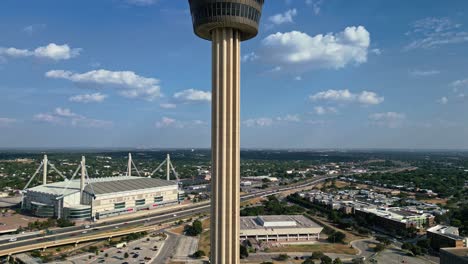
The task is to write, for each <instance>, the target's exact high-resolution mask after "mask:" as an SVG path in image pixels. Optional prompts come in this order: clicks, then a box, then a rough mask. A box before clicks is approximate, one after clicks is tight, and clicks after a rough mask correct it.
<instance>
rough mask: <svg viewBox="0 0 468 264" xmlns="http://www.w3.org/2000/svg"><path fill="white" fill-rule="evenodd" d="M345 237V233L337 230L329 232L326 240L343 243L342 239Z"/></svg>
mask: <svg viewBox="0 0 468 264" xmlns="http://www.w3.org/2000/svg"><path fill="white" fill-rule="evenodd" d="M345 238H346V235H345V234H344V233H343V232H340V231H337V232H333V233H332V234H330V235H329V236H328V238H327V240H328V242H331V243H343V240H344V239H345Z"/></svg>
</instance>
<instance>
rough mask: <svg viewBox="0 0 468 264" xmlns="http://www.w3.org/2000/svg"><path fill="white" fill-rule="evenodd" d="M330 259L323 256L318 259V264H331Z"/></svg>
mask: <svg viewBox="0 0 468 264" xmlns="http://www.w3.org/2000/svg"><path fill="white" fill-rule="evenodd" d="M332 262H333V261H332V259H331V258H330V257H329V256H323V257H321V258H320V264H332Z"/></svg>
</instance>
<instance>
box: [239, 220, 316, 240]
mask: <svg viewBox="0 0 468 264" xmlns="http://www.w3.org/2000/svg"><path fill="white" fill-rule="evenodd" d="M322 230H323V227H322V226H320V225H318V224H317V223H315V222H313V221H312V220H310V219H308V218H306V217H305V216H303V215H268V216H245V217H241V220H240V238H241V240H246V239H251V238H253V239H255V240H257V241H260V240H265V241H277V242H294V241H310V240H318V239H319V238H320V232H322Z"/></svg>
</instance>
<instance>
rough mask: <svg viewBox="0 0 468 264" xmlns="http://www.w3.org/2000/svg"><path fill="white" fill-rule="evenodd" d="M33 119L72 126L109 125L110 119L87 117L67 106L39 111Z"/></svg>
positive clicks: (95, 126)
mask: <svg viewBox="0 0 468 264" xmlns="http://www.w3.org/2000/svg"><path fill="white" fill-rule="evenodd" d="M34 120H36V121H39V122H44V123H52V124H60V125H71V126H74V127H87V128H102V127H111V126H112V125H113V123H112V122H111V121H106V120H99V119H93V118H88V117H85V116H83V115H79V114H76V113H74V112H73V111H72V110H70V109H69V108H62V107H57V108H55V110H54V111H53V112H50V113H39V114H36V115H34Z"/></svg>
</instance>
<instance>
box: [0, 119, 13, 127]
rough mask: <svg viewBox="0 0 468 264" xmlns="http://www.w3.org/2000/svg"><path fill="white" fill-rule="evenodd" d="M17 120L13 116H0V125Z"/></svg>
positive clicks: (6, 124)
mask: <svg viewBox="0 0 468 264" xmlns="http://www.w3.org/2000/svg"><path fill="white" fill-rule="evenodd" d="M16 122H17V120H16V119H13V118H8V117H0V127H9V126H11V125H13V124H14V123H16Z"/></svg>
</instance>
